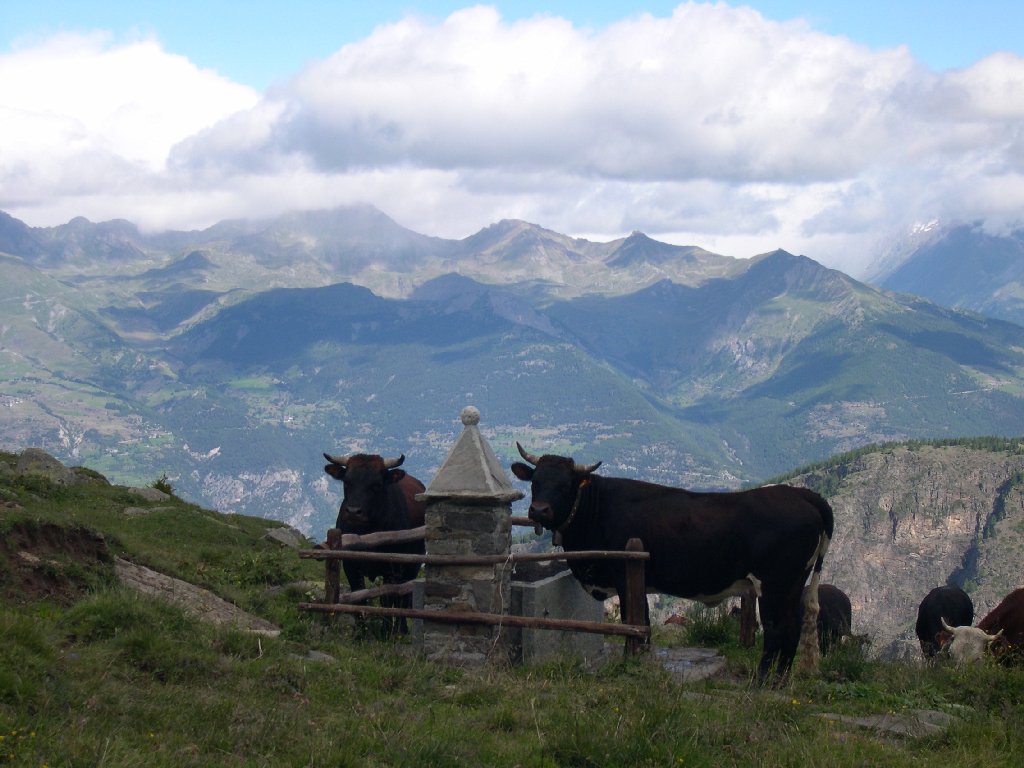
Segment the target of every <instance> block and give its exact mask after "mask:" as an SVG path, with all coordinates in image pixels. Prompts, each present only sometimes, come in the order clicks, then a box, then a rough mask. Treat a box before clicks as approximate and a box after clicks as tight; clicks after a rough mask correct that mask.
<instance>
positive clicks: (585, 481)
mask: <svg viewBox="0 0 1024 768" xmlns="http://www.w3.org/2000/svg"><path fill="white" fill-rule="evenodd" d="M588 485H590V477H585V478H583V480H582V481H581V482H580V487H579V490H577V491H576V501H574V502H573V503H572V510H571V511H570V512H569V516H568V517H567V518H565V522H564V523H562V524H561V525H560V526H558V527H557V528H556V529H555V533H561V532H562V531H564V530H565V529H566V528H568V527H569V526H570V525H572V521H573V518H574V517H576V513H577V512H579V511H580V499H582V498H583V489H584V488H586V487H587V486H588Z"/></svg>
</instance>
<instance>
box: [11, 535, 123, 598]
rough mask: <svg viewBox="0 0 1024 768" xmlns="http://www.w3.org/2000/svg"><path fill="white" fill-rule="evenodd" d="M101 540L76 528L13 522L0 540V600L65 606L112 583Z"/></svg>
mask: <svg viewBox="0 0 1024 768" xmlns="http://www.w3.org/2000/svg"><path fill="white" fill-rule="evenodd" d="M114 578H116V577H115V575H114V560H113V557H111V555H110V551H109V550H108V549H107V543H106V541H105V540H104V538H103V536H102V535H101V534H99V533H97V532H96V531H93V530H90V529H88V528H84V527H82V526H62V525H56V524H54V523H43V522H34V521H19V522H16V523H14V524H13V525H12V526H11V528H10V529H9V530H8V531H6V533H5V535H4V536H3V538H2V540H0V595H2V597H3V599H4V600H6V601H9V602H11V603H15V604H18V605H26V604H28V603H32V602H37V601H40V600H48V601H53V602H57V603H60V604H61V605H70V604H72V603H74V602H75V601H77V600H78V599H80V598H81V597H82V596H83V595H84V594H85V593H86V592H87V591H89V590H90V589H95V588H96V587H97V586H99V585H100V584H104V583H110V582H112V581H113V580H114Z"/></svg>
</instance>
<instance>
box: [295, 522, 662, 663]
mask: <svg viewBox="0 0 1024 768" xmlns="http://www.w3.org/2000/svg"><path fill="white" fill-rule="evenodd" d="M512 524H513V525H519V526H533V525H534V523H533V521H532V520H529V519H528V518H524V517H513V518H512ZM425 536H426V527H425V526H422V527H420V528H413V529H410V530H407V531H382V532H380V533H371V534H367V535H365V536H357V535H355V534H342V533H341V532H340V531H338V530H337V529H334V528H332V529H331V530H330V531H328V536H327V545H326V547H325V548H322V549H306V550H302V551H300V552H299V557H303V558H311V559H315V560H323V561H324V565H325V576H324V587H325V600H326V602H323V603H300V604H299V608H300V609H302V610H306V611H315V612H320V613H326V614H340V613H348V614H357V615H364V616H393V617H401V616H404V617H406V618H411V619H422V620H423V621H435V622H440V623H452V624H480V625H485V626H498V627H500V626H507V627H522V628H524V629H548V630H561V631H567V632H590V633H595V634H601V635H617V636H621V637H625V646H626V647H625V653H626V654H627V655H630V654H634V653H637V652H638V651H640V650H641V649H642V648H643V647H644V646H645V645H646V644H647V643H648V642H649V641H650V637H651V628H650V626H649V625H648V624H647V621H646V616H647V590H646V584H645V578H644V563H645V561H647V560H649V559H650V554H649V553H647V552H646V551H644V548H643V543H642V542H641V541H640V540H639V539H630V540H629V542H628V544H627V545H626V549H625V550H624V551H605V550H593V551H580V552H533V553H520V554H513V553H509V554H505V555H426V554H425V555H418V554H399V553H387V552H368V551H366V550H367V549H368V548H371V547H376V546H380V545H383V544H397V543H405V542H410V541H419V540H422V539H424V538H425ZM598 559H600V560H611V559H617V560H624V561H625V568H626V595H625V599H624V600H623V604H622V606H621V609H622V623H620V624H611V623H607V622H601V621H578V620H573V619H548V618H543V617H535V616H513V615H509V614H495V613H473V612H466V611H442V610H436V609H422V608H384V607H377V606H368V605H365V604H364V603H365V602H366V601H367V600H371V599H374V598H377V597H382V596H385V595H408V594H410V593H411V592H412V591H413V584H414V582H411V581H410V582H406V583H404V584H385V585H383V586H379V587H373V588H371V589H363V590H359V591H357V592H348V593H342V592H341V567H340V566H341V561H342V560H374V561H377V562H386V563H423V564H425V565H449V566H462V565H466V566H472V565H493V564H497V563H508V564H509V565H515V564H516V563H524V562H549V561H553V560H563V561H566V562H568V561H572V560H598Z"/></svg>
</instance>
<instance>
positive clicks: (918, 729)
mask: <svg viewBox="0 0 1024 768" xmlns="http://www.w3.org/2000/svg"><path fill="white" fill-rule="evenodd" d="M822 717H823V718H825V719H826V720H832V721H834V722H839V723H843V724H844V725H854V726H857V727H858V728H865V729H868V730H871V731H877V732H879V733H883V734H886V735H889V736H901V737H904V738H915V739H916V738H920V737H922V736H936V735H941V734H943V733H945V732H946V730H947V729H948V728H949V726H950V724H951V723H952V722H953V721H954V719H955V718H953V717H952V716H951V715H947V714H946V713H945V712H937V711H935V710H931V709H921V710H916V711H913V712H910V713H908V714H900V715H866V716H864V717H854V716H851V715H835V714H831V713H824V714H822Z"/></svg>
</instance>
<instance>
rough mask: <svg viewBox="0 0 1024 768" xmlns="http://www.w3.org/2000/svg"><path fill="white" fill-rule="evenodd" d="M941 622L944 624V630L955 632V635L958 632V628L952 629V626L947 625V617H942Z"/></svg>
mask: <svg viewBox="0 0 1024 768" xmlns="http://www.w3.org/2000/svg"><path fill="white" fill-rule="evenodd" d="M939 621H941V622H942V627H943V628H944V629H945V630H946V631H947V632H954V633H955V632H956V627H951V626H949V624H947V623H946V617H945V616H940V617H939Z"/></svg>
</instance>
